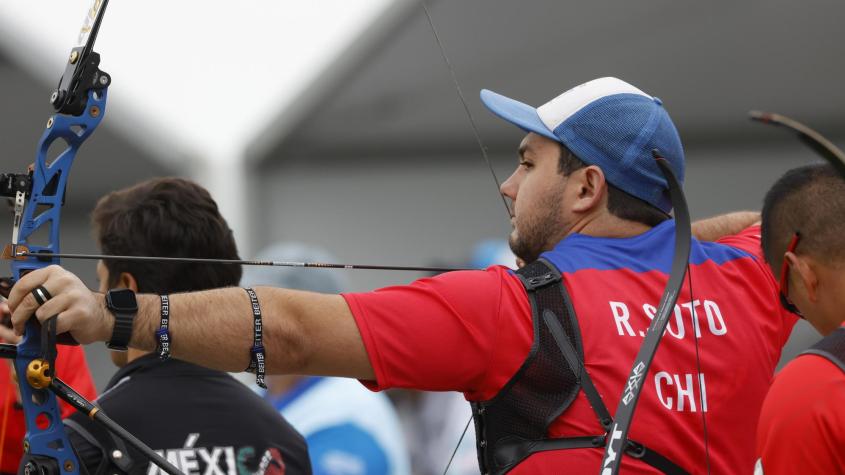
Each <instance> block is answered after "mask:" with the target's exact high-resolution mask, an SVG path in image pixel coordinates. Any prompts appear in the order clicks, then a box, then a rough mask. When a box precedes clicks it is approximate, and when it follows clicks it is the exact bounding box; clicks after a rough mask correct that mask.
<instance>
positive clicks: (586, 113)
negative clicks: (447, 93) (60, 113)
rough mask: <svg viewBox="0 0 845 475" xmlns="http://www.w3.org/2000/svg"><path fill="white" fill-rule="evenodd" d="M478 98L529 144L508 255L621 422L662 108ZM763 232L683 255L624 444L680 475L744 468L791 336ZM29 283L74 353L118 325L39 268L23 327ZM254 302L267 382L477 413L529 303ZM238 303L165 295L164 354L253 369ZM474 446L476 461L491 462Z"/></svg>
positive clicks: (622, 93) (650, 260)
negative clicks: (291, 379) (361, 391)
mask: <svg viewBox="0 0 845 475" xmlns="http://www.w3.org/2000/svg"><path fill="white" fill-rule="evenodd" d="M481 98H482V101H484V102H485V105H487V106H488V107H489V108H490V109H491V110H492V111H493V112H494V113H496V114H497V115H499V116H501V117H503V118H505V120H508V121H509V122H512V123H513V124H515V125H517V126H519V127H521V128H522V129H524V130H525V131H526V132H528V134H527V135H526V136H525V137H524V139H523V140H522V143H521V144H520V146H519V150H518V158H519V162H518V166H517V167H516V170H515V171H514V173H513V174H512V175H511V176H510V177H509V178H508V179H507V180H506V181H505V182H504V183H502V185H501V192H502V194H503V195H504V196H505V197H506V198H507V199H509V200H511V202H512V206H510V209H509V211H510V212H511V222H512V225H513V232H512V233H511V236H510V245H511V249H512V250H513V251H514V253H515V254H516V255H517V256H518V257H519V258H520V259H521V260H522V261H523V262H526V263H532V262H534V261H536V260H537V259H538V258H540V257H544V258H546V259H547V260H548V261H549V262H551V263H552V265H553V266H555V267H556V268H557V269H558V270H559V272H560V273H561V275H562V278H563V280H562V285H563V286H564V287H565V288H566V289H567V290H568V291H569V293H570V294H571V295H572V299H573V304H574V307H575V308H574V310H575V313H577V324H578V326H579V332H580V333H581V334H582V338H581V341H582V343H583V347H584V348H583V349H584V359H585V361H584V363H585V366H586V370H587V371H588V372H589V374H590V375H591V376H592V377H593V378H594V380H595V383H596V387H597V392H598V393H599V396H600V397H601V400H602V401H603V402H604V403H605V405H607V406H608V407H610V408H613V407H615V404H616V403H617V402H618V398H619V397H620V394H621V393H622V390H623V388H624V387H625V384H626V381H625V372H626V371H627V370H628V369H629V368H630V367H631V361H632V360H633V358H634V354H635V353H636V351H637V348H638V347H639V346H640V345H641V343H642V338H643V334H644V333H645V330H646V328H647V326H648V323H649V321H650V319H651V317H653V315H654V311H655V307H656V306H657V303H658V300H659V296H660V293H661V292H662V290H663V288H664V286H665V285H666V281H667V272H668V269H669V267H670V262H671V260H672V254H673V253H672V251H671V248H672V245H671V243H672V241H673V236H674V234H673V230H674V226H675V225H674V222H673V221H672V220H671V219H670V213H671V200H670V199H669V195H668V190H667V182H666V180H665V178H664V177H663V175H662V174H661V173H660V170H659V169H658V166H657V165H656V164H655V162H654V159H653V156H652V150H654V149H658V150H659V151H660V153H661V154H662V155H663V156H664V157H666V160H667V163H668V164H669V166H670V168H672V170H673V173H674V174H675V175H676V176H677V177H678V179H679V180H682V179H683V175H684V152H683V147H682V145H681V143H680V137H679V136H678V133H677V131H676V129H675V127H674V125H673V124H672V122H671V120H670V119H669V116H668V113H667V112H666V111H665V110H664V109H663V107H662V102H661V101H660V100H659V99H658V98H655V97H652V96H650V95H648V94H646V93H644V92H643V91H640V90H639V89H637V88H635V87H634V86H632V85H630V84H628V83H625V82H623V81H621V80H619V79H616V78H600V79H597V80H594V81H590V82H588V83H586V84H583V85H581V86H578V87H575V88H573V89H571V90H569V91H567V92H565V93H563V94H561V95H560V96H558V97H556V98H554V99H552V100H551V101H549V102H547V103H546V104H544V105H543V106H540V107H537V108H534V107H530V106H528V105H526V104H522V103H519V102H517V101H514V100H512V99H508V98H505V97H504V96H500V95H498V94H495V93H492V92H490V91H482V95H481ZM756 219H757V216H754V215H753V214H751V218H750V219H749V216H748V214H743V215H739V216H727V217H723V218H719V219H716V220H714V221H712V222H709V225H710V226H709V227H708V226H702V224H701V223H699V226H698V227H697V229H696V236H698V237H699V238H702V239H703V240H716V239H718V238H721V237H724V238H725V239H723V240H721V241H720V242H716V243H705V242H694V243H693V246H692V254H691V259H690V268H691V280H692V288H691V289H690V288H689V286H687V287H686V288H685V289H683V293H682V294H681V299H680V300H679V301H678V304H677V307H676V308H675V309H674V313H673V314H672V315H671V318H670V325H669V328H668V329H667V331H666V332H665V336H664V338H663V343H662V345H661V346H660V349H659V350H658V351H657V353H656V357H655V360H654V366H653V367H652V368H651V370H650V371H649V373H648V374H647V375H645V378H644V379H643V385H644V386H643V387H644V388H645V389H644V392H643V394H642V397H641V399H640V400H641V402H640V405H641V406H642V408H641V409H640V411H639V412H638V413H637V417H636V418H635V419H634V421H633V426H632V429H631V436H632V438H633V439H635V440H638V441H639V442H643V443H644V444H646V445H647V446H648V447H649V448H653V449H655V450H656V451H659V452H660V453H661V454H663V455H665V456H666V457H669V458H671V461H672V462H674V463H675V464H676V465H678V466H680V467H681V468H682V469H683V470H686V471H688V472H694V473H701V472H704V471H706V470H707V469H706V467H708V466H711V467H712V470H711V472H712V473H736V472H748V471H750V470H751V469H752V468H753V464H754V453H753V438H754V433H753V432H754V426H755V425H756V422H757V415H758V413H759V407H760V403H761V402H762V399H763V395H764V393H765V391H766V389H767V387H768V385H769V383H770V381H771V377H772V372H773V369H774V365H775V363H776V361H777V360H778V357H779V355H780V348H781V346H782V345H783V343H784V341H785V340H786V337H787V335H788V334H789V331H790V329H791V326H792V324H793V323H794V321H795V319H794V318H793V317H791V316H786V315H783V314H782V313H781V310H780V307H779V305H778V297H777V283H776V282H775V280H774V278H773V277H772V275H771V272H770V271H769V270H768V268H767V267H766V265H765V263H764V262H762V259H761V258H760V252H759V237H758V233H757V231H756V229H755V228H750V229H746V228H748V226H749V225H751V224H752V223H753V222H754V221H756ZM451 226H455V224H452V225H451ZM705 230H706V231H705ZM743 230H745V231H744V232H743ZM442 231H443V232H448V231H451V229H449V227H448V226H444V229H443V230H442ZM39 285H43V286H45V287H46V288H48V289H49V290H50V292H51V294H53V295H54V296H61V297H62V298H61V299H59V298H58V297H54V299H55V300H54V301H55V302H56V304H55V307H56V308H57V309H58V310H60V311H61V314H60V315H59V317H58V318H59V323H58V325H59V328H60V329H64V330H67V331H69V332H71V334H72V335H73V336H74V337H75V338H76V339H77V341H82V342H86V343H87V342H91V341H101V340H103V339H106V338H108V336H109V335H110V334H111V330H112V327H113V322H114V317H113V316H112V315H110V314H109V313H108V311H107V310H104V308H105V307H104V306H103V304H102V302H103V298H102V296H100V295H99V294H96V293H92V292H90V291H88V290H87V289H85V287H84V285H83V284H82V283H81V282H80V281H79V280H78V278H76V277H75V276H73V275H72V274H70V273H68V272H66V271H64V270H62V269H60V268H57V267H50V268H46V269H39V270H38V271H35V272H32V273H30V274H28V275H27V276H26V277H25V278H23V279H21V280H20V281H19V282H18V283H17V284H16V286H15V288H14V289H13V292H12V295H11V296H10V306H11V307H12V308H13V309H15V313H14V314H13V323H14V325H15V328H16V330H18V331H21V329H22V325H23V324H24V323H25V322H26V320H27V318H29V317H30V316H31V315H32V314H33V312H34V308H33V307H34V304H33V302H32V301H31V300H30V299H28V298H27V295H28V293H29V292H30V291H31V290H32V289H33V288H34V287H37V286H39ZM555 285H559V284H558V283H557V282H555ZM687 285H689V284H687ZM256 294H257V295H258V300H259V302H260V306H261V308H262V309H264V320H263V324H262V327H261V328H262V332H261V334H262V335H263V340H262V342H263V348H265V350H266V355H267V358H266V367H267V369H268V371H269V372H271V373H278V374H283V373H289V374H320V375H337V376H347V377H354V378H357V379H360V380H364V381H368V383H367V384H369V385H370V386H371V387H373V388H378V389H380V388H385V387H390V386H400V387H416V388H419V389H431V390H452V391H461V392H463V393H464V394H465V395H466V397H467V398H469V399H471V400H482V399H486V398H491V397H493V396H495V395H496V394H497V392H498V391H499V389H500V388H502V387H503V385H504V384H505V383H506V382H507V381H508V380H509V379H510V378H511V377H512V376H513V375H514V372H515V371H516V369H517V368H518V367H519V365H520V363H521V361H522V360H524V358H525V355H526V353H527V352H528V351H529V348H530V347H531V345H532V337H533V327H532V321H531V320H532V319H531V313H530V311H529V309H528V302H527V298H526V293H525V289H524V287H523V286H522V285H521V284H520V283H519V282H518V281H517V280H516V279H515V278H514V276H513V275H512V274H511V273H510V272H509V271H508V270H506V269H504V268H501V267H493V268H490V269H487V270H484V271H466V272H455V273H448V274H444V275H442V276H439V277H436V278H431V279H423V280H421V281H418V282H416V283H414V284H411V285H408V286H403V287H393V288H388V289H383V290H381V291H376V292H372V293H368V294H349V295H345V296H337V295H320V294H312V293H303V292H295V291H289V290H285V289H275V288H260V289H256ZM245 295H246V293H245V292H244V291H243V290H242V289H215V290H211V291H206V292H202V293H182V294H178V295H173V296H172V299H171V302H170V303H171V306H170V310H171V319H170V321H171V325H170V331H171V332H172V334H173V339H174V345H173V354H174V356H176V357H178V358H181V359H186V360H189V361H192V362H196V363H199V364H202V365H207V366H211V367H215V368H220V369H226V370H242V369H243V368H245V367H247V365H248V364H249V352H248V351H246V350H247V349H248V348H250V347H252V345H254V344H256V343H255V341H254V340H253V339H251V338H252V335H253V332H254V327H253V321H254V320H253V313H252V311H251V310H250V309H252V308H253V307H252V305H251V302H250V300H249V299H248V298H246V296H245ZM159 306H160V299H159V298H158V297H157V296H154V295H139V296H138V308H139V310H138V314H137V316H136V319H135V325H134V328H135V329H136V332H135V333H134V334H133V336H132V345H133V346H134V347H138V348H141V349H145V350H150V349H152V348H154V347H155V343H156V340H155V331H154V329H155V328H157V327H158V322H159V317H160V315H159V310H160V309H159ZM192 315H202V316H203V317H202V318H201V319H198V318H193V319H192V318H191V316H192ZM36 317H37V316H36ZM699 350H700V354H701V358H700V359H701V361H700V364H699V362H698V357H697V355H698V353H699ZM558 353H560V352H558ZM538 360H539V359H538ZM557 382H558V381H553V384H551V385H554V383H557ZM538 394H539V393H538ZM529 395H534V394H533V393H532V394H529ZM566 406H567V407H565V408H561V410H560V412H557V414H559V416H557V417H554V418H551V419H550V420H547V421H544V422H548V423H549V425H548V426H547V427H546V426H544V427H543V430H544V431H546V432H548V433H549V435H550V436H552V437H555V436H558V435H568V434H572V435H573V436H588V437H589V438H590V439H595V437H594V436H603V435H604V431H603V430H602V429H601V427H599V425H598V423H597V421H596V419H595V415H594V414H592V413H591V412H589V408H588V407H586V403H585V401H584V397H583V395H582V394H577V395H576V396H575V397H574V398H573V399H572V400H570V401H567V404H566ZM530 409H531V408H529V410H530ZM537 412H539V411H537ZM557 414H556V415H557ZM705 423H706V425H707V427H708V433H707V434H705V433H704V425H705ZM499 440H503V439H499ZM482 442H484V441H478V446H479V447H480V448H483V447H487V446H486V445H485V444H482ZM491 445H492V444H491ZM487 453H488V454H489V453H491V452H490V451H488V452H487ZM493 455H494V456H495V454H493ZM600 456H601V449H600V448H578V449H571V450H569V449H567V450H552V451H548V452H541V453H535V454H533V455H530V456H529V457H527V458H525V459H520V461H519V462H520V465H518V466H516V467H515V468H514V469H513V470H511V471H512V473H515V474H519V473H531V474H558V473H561V472H564V471H569V472H572V473H584V471H586V472H587V473H589V472H593V473H595V472H598V470H599V459H600ZM623 460H624V467H625V468H624V470H625V473H654V471H655V469H654V468H652V466H646V465H643V463H644V462H642V461H640V460H639V459H636V458H634V457H633V456H626V457H624V458H623ZM505 470H510V468H509V467H504V468H502V473H504V471H505Z"/></svg>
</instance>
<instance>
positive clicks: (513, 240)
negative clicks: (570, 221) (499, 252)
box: [508, 187, 566, 264]
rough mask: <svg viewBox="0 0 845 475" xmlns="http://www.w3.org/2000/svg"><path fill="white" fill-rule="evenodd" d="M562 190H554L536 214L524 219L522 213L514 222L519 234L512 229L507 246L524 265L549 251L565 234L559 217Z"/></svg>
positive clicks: (563, 223) (524, 216) (561, 188)
mask: <svg viewBox="0 0 845 475" xmlns="http://www.w3.org/2000/svg"><path fill="white" fill-rule="evenodd" d="M563 188H564V187H560V188H558V189H556V191H555V192H553V193H551V194H550V195H549V196H548V197H547V199H546V200H544V201H543V202H542V203H540V206H538V208H537V210H536V211H537V212H536V214H533V215H528V216H527V217H526V215H525V212H523V213H521V214H520V216H519V217H517V220H516V221H515V222H514V226H515V227H518V231H519V232H517V229H514V232H513V233H511V235H510V237H509V238H508V245H510V248H511V251H513V253H514V255H516V257H518V258H520V259H522V260H523V261H524V262H525V263H526V264H530V263H532V262H534V261H536V260H537V258H539V257H540V254H542V253H543V252H545V251H548V250H551V248H552V247H553V246H555V245H556V244H557V243H558V241H559V240H560V239H562V236H563V235H564V233H565V227H566V223H565V222H563V219H562V218H561V216H560V210H561V203H562V202H563Z"/></svg>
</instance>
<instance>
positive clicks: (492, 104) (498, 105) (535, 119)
mask: <svg viewBox="0 0 845 475" xmlns="http://www.w3.org/2000/svg"><path fill="white" fill-rule="evenodd" d="M481 102H483V103H484V105H485V106H487V108H488V109H490V111H491V112H492V113H494V114H496V115H497V116H499V117H501V118H502V119H505V120H506V121H508V122H510V123H511V124H513V125H515V126H517V127H519V128H521V129H522V130H524V131H526V132H535V133H537V134H540V135H542V136H543V137H546V138H549V139H552V140H554V141H557V142H560V139H559V138H558V137H556V136H555V134H554V133H552V131H551V130H549V128H548V127H546V124H544V123H543V121H542V120H540V116H539V115H538V114H537V109H536V108H534V107H531V106H529V105H528V104H523V103H522V102H519V101H515V100H513V99H511V98H509V97H505V96H503V95H501V94H498V93H495V92H493V91H490V90H487V89H482V90H481Z"/></svg>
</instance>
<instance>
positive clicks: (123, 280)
mask: <svg viewBox="0 0 845 475" xmlns="http://www.w3.org/2000/svg"><path fill="white" fill-rule="evenodd" d="M116 288H119V289H131V290H132V291H133V292H135V293H138V281H137V280H135V276H134V275H132V274H130V273H129V272H121V273H120V278H119V279H118V280H117V287H116Z"/></svg>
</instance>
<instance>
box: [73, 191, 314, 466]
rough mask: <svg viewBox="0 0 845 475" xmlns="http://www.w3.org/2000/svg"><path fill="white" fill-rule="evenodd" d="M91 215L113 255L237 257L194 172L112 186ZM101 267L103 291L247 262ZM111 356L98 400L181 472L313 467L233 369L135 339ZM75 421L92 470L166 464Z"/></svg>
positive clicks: (227, 281)
mask: <svg viewBox="0 0 845 475" xmlns="http://www.w3.org/2000/svg"><path fill="white" fill-rule="evenodd" d="M92 221H93V225H94V235H95V237H96V240H97V244H98V245H99V247H100V250H101V251H102V252H103V253H106V254H116V255H152V256H167V257H200V256H204V257H209V256H211V257H213V258H218V259H238V251H237V248H236V246H235V240H234V238H233V237H232V231H231V230H230V229H229V226H228V225H227V224H226V221H225V220H224V219H223V217H222V216H220V213H219V211H218V210H217V204H216V203H215V202H214V200H213V199H212V198H211V196H210V195H209V194H208V192H207V191H206V190H205V189H204V188H202V187H200V186H199V185H196V184H194V183H192V182H189V181H186V180H181V179H175V178H161V179H154V180H150V181H146V182H143V183H140V184H138V185H135V186H133V187H130V188H127V189H124V190H120V191H116V192H113V193H110V194H109V195H107V196H105V197H104V198H102V199H101V200H100V201H99V203H97V206H96V208H95V209H94V212H93V214H92ZM97 276H98V278H99V281H100V291H101V292H104V293H106V292H109V290H111V289H131V290H132V291H134V292H144V293H152V294H158V295H166V294H171V293H176V292H195V291H200V290H206V289H214V288H220V287H231V286H235V285H238V283H239V281H240V278H241V267H240V266H237V265H221V264H204V265H200V266H189V265H186V264H180V263H172V262H156V263H149V262H137V261H113V260H109V261H100V262H99V263H98V265H97ZM118 292H119V291H118ZM195 317H196V318H198V319H202V316H201V315H196V316H195ZM111 355H112V360H113V361H114V362H115V364H116V365H117V366H119V367H120V370H119V371H118V372H117V373H116V374H115V375H114V376H113V377H112V379H111V381H110V382H109V383H108V386H107V387H106V390H105V392H104V393H103V394H102V395H101V396H100V398H99V399H98V400H97V403H98V404H99V405H100V406H101V407H102V408H103V409H104V410H106V412H108V413H109V414H110V415H111V417H112V418H113V419H114V420H115V421H117V422H118V423H119V424H121V425H123V427H125V428H126V429H127V430H129V432H131V433H132V434H134V435H135V436H137V437H138V438H140V439H141V440H143V441H145V442H146V443H147V444H148V445H150V446H151V447H152V448H153V449H155V450H157V451H159V452H160V453H162V455H163V456H164V457H165V458H166V459H168V461H170V462H171V463H172V464H173V465H174V466H176V467H177V468H178V469H179V470H181V471H182V472H184V473H206V474H230V475H235V474H238V475H245V474H264V473H267V474H275V475H282V474H287V475H292V474H309V473H311V469H310V462H309V460H308V451H307V448H306V445H305V441H304V439H303V438H302V437H301V436H300V435H299V433H297V432H296V431H295V430H294V429H293V428H292V427H290V426H289V425H288V423H287V422H286V421H285V420H284V419H283V418H282V417H281V416H279V414H278V413H277V412H276V411H275V410H274V409H273V407H272V406H270V405H269V404H267V403H265V402H264V401H263V400H262V399H261V398H260V397H258V396H257V395H255V394H254V393H253V392H252V391H250V390H249V389H248V388H246V387H245V386H244V385H243V384H242V383H240V382H238V381H237V380H235V379H234V378H232V377H231V376H229V375H228V374H226V373H223V372H220V371H215V370H210V369H206V368H201V367H199V366H195V365H193V364H190V363H186V362H184V361H180V360H177V359H168V360H166V361H162V360H161V359H160V357H159V356H160V355H159V353H150V352H146V351H140V350H136V349H133V348H129V349H128V351H125V352H120V351H112V353H111ZM67 426H68V428H69V429H70V430H71V442H72V444H73V446H74V448H75V449H76V451H77V453H78V454H79V456H80V459H81V462H82V463H83V464H84V465H85V467H86V468H87V470H88V472H89V473H90V474H91V475H95V474H113V473H130V474H149V475H152V474H154V473H157V472H158V469H157V467H155V466H154V465H150V464H149V462H148V461H147V460H146V459H144V458H143V456H141V454H140V453H137V452H136V451H134V449H129V450H127V448H126V446H125V445H124V443H122V442H121V441H120V440H118V439H115V438H114V437H112V436H111V435H110V434H109V433H108V432H107V431H106V430H104V429H102V428H101V427H100V426H98V425H96V424H94V423H93V422H92V421H91V420H90V419H89V418H88V417H86V416H84V415H82V414H76V415H75V416H73V417H72V418H71V419H70V420H69V421H68V422H67Z"/></svg>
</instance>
